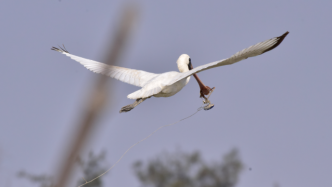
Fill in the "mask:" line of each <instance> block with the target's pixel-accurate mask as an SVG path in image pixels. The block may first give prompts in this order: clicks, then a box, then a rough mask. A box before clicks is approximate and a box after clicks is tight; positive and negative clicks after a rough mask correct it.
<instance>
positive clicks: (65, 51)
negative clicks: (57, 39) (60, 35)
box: [51, 45, 69, 53]
mask: <svg viewBox="0 0 332 187" xmlns="http://www.w3.org/2000/svg"><path fill="white" fill-rule="evenodd" d="M62 46H63V47H60V46H59V48H57V47H52V48H51V50H53V51H58V52H60V53H69V52H68V51H67V49H66V47H65V46H64V45H62Z"/></svg>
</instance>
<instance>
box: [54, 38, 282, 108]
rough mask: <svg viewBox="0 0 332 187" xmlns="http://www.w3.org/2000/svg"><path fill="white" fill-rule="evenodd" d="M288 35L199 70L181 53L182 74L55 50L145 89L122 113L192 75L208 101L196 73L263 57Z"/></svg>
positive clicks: (167, 94) (174, 88)
mask: <svg viewBox="0 0 332 187" xmlns="http://www.w3.org/2000/svg"><path fill="white" fill-rule="evenodd" d="M288 33H289V32H286V33H284V34H283V35H281V36H279V37H275V38H272V39H269V40H266V41H264V42H260V43H257V44H256V45H252V46H250V47H248V48H246V49H243V50H242V51H239V52H237V53H235V54H234V55H233V56H231V57H230V58H227V59H223V60H219V61H215V62H211V63H208V64H205V65H202V66H198V67H196V68H193V66H192V64H191V59H190V57H189V55H187V54H182V55H181V56H180V57H179V58H178V60H177V65H178V68H179V71H180V72H176V71H171V72H166V73H161V74H155V73H150V72H146V71H142V70H135V69H129V68H123V67H118V66H111V65H107V64H104V63H100V62H97V61H93V60H89V59H86V58H82V57H79V56H75V55H72V54H70V53H69V52H68V51H67V50H66V49H62V48H60V49H58V48H56V47H53V48H52V50H55V51H58V52H60V53H62V54H64V55H66V56H68V57H70V58H71V59H73V60H75V61H77V62H79V63H80V64H82V65H83V66H84V67H86V68H87V69H89V70H91V71H93V72H95V73H101V74H104V75H107V76H110V77H112V78H115V79H117V80H120V81H122V82H125V83H128V84H132V85H135V86H138V87H142V88H141V89H139V90H137V91H135V92H133V93H131V94H129V95H128V96H127V97H128V98H129V99H136V101H135V102H134V103H133V104H130V105H127V106H124V107H122V108H121V110H120V113H121V112H128V111H130V110H132V109H133V108H135V107H136V106H137V105H138V104H140V103H141V102H143V101H144V100H146V99H147V98H150V97H152V96H154V97H170V96H173V95H174V94H176V93H178V92H179V91H180V90H181V89H182V88H183V87H184V86H186V85H187V84H188V82H189V80H190V76H191V75H193V76H194V77H195V79H196V80H197V82H198V84H199V87H200V89H201V90H200V94H201V97H204V98H205V96H204V95H208V94H209V93H210V91H212V89H211V88H210V87H208V86H205V85H204V84H203V82H202V81H201V80H200V79H199V78H198V76H197V74H196V73H199V72H201V71H205V70H208V69H211V68H215V67H219V66H224V65H230V64H233V63H235V62H239V61H241V60H244V59H247V58H249V57H254V56H257V55H261V54H263V53H265V52H267V51H270V50H272V49H274V48H275V47H277V46H278V45H279V44H280V43H281V42H282V41H283V39H284V38H285V37H286V36H287V34H288Z"/></svg>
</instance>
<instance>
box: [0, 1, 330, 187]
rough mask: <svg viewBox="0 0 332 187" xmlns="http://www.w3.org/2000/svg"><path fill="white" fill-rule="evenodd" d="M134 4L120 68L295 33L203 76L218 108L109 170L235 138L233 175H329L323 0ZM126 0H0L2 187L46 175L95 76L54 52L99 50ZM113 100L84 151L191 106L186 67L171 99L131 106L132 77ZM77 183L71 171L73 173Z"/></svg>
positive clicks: (114, 145)
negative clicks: (28, 175) (136, 13)
mask: <svg viewBox="0 0 332 187" xmlns="http://www.w3.org/2000/svg"><path fill="white" fill-rule="evenodd" d="M137 4H138V5H139V6H140V10H141V15H140V18H139V22H138V24H137V26H136V32H135V33H134V34H133V35H132V37H131V41H130V42H129V45H128V48H127V50H126V54H125V55H123V57H122V58H121V59H122V60H121V66H124V67H127V68H134V69H141V70H145V71H150V72H154V73H161V72H166V71H174V70H176V71H177V66H176V60H177V58H178V57H179V56H180V55H181V54H183V53H187V54H189V55H190V56H191V59H192V63H193V66H194V67H196V66H199V65H202V64H205V63H209V62H212V61H215V60H220V59H223V58H228V57H230V56H231V55H233V54H234V53H235V52H237V51H239V50H242V49H243V48H246V47H248V46H250V45H253V44H256V43H258V42H261V41H263V40H266V39H269V38H272V37H275V36H279V35H281V34H283V33H284V32H286V31H289V32H290V34H289V35H288V36H287V37H286V39H285V40H284V42H283V43H282V44H281V45H280V46H279V47H277V48H276V49H274V50H272V51H270V52H268V53H265V54H263V55H261V56H258V57H255V58H249V59H247V60H245V61H241V62H239V63H237V64H234V65H231V66H224V67H220V68H215V69H212V70H208V71H205V72H202V73H200V74H199V76H200V78H201V79H202V80H203V82H204V83H205V84H206V85H208V86H210V87H212V86H215V87H216V90H215V91H214V93H213V95H212V96H211V101H212V102H213V103H214V104H215V108H213V109H212V110H210V111H207V112H205V111H202V112H199V113H198V114H197V115H195V116H194V117H192V118H189V119H187V120H186V121H183V122H181V123H179V124H177V125H176V126H171V127H167V128H165V129H162V131H159V132H158V133H157V134H155V135H154V136H152V137H151V138H150V139H148V140H147V141H145V142H143V143H141V144H139V145H138V146H137V147H135V148H134V149H132V150H131V152H129V153H128V154H127V155H126V156H125V157H124V159H123V160H122V161H121V162H120V163H119V164H118V165H117V166H116V167H115V168H114V169H113V170H112V171H111V173H110V174H109V175H107V176H106V177H105V178H104V180H105V182H106V184H107V185H108V186H139V183H138V181H137V180H136V178H135V177H134V175H133V173H132V170H131V164H132V163H133V162H134V161H136V160H138V159H143V160H147V159H148V158H152V157H154V156H155V155H157V154H159V153H161V152H163V151H170V152H171V151H174V150H176V149H177V148H179V147H180V148H181V149H182V150H184V151H194V150H200V151H201V152H202V154H203V156H204V158H206V159H207V160H219V159H220V156H221V155H223V154H225V153H226V152H228V151H229V150H230V149H231V148H233V147H236V148H238V149H239V150H240V154H241V158H242V160H243V162H244V163H245V164H246V167H247V168H249V167H250V168H252V171H249V170H248V169H246V170H245V171H244V172H243V173H242V175H241V177H240V182H239V184H238V187H248V186H250V187H256V186H272V184H273V183H275V182H278V183H279V184H280V185H281V186H283V187H287V186H289V187H291V186H301V187H312V186H332V179H331V168H332V162H331V158H332V148H331V145H330V144H331V142H332V136H331V134H332V123H331V122H332V117H331V112H332V99H331V95H332V86H331V78H332V75H331V70H332V63H331V57H330V56H331V52H330V51H331V50H330V49H331V43H332V36H331V33H332V25H331V17H332V12H331V7H332V2H331V1H285V0H279V1H263V0H262V1H209V2H206V1H204V2H203V1H172V2H170V1H168V2H163V3H161V2H156V1H137ZM123 5H124V3H123V2H122V1H103V0H99V1H91V0H73V1H68V0H62V1H61V2H60V1H57V0H49V1H41V0H29V1H23V0H21V1H7V0H5V1H1V2H0V20H1V21H0V24H1V35H0V41H1V45H0V60H1V64H2V66H1V67H2V70H3V71H2V73H1V74H0V79H1V80H2V81H1V87H2V88H1V92H0V103H1V107H0V112H1V118H0V186H11V187H18V186H23V185H24V186H28V187H30V186H31V187H32V186H35V185H33V184H31V183H29V182H28V181H26V180H22V179H17V178H16V176H15V173H16V172H17V171H19V170H26V171H30V172H32V173H35V174H41V173H47V174H53V173H54V172H55V171H56V169H57V165H58V160H59V158H60V156H61V153H62V150H63V148H64V146H65V145H66V142H68V140H69V138H70V137H69V135H70V134H71V133H72V132H73V130H74V129H75V127H74V126H73V125H74V124H76V123H77V120H78V119H79V118H80V116H79V114H80V112H81V110H82V107H83V106H84V105H83V104H82V103H84V100H85V99H86V96H87V93H88V91H89V89H91V88H92V86H91V83H92V80H93V78H95V77H96V76H100V75H97V74H94V73H92V72H90V71H88V70H86V69H85V68H84V67H82V66H81V65H80V64H78V63H77V62H75V61H73V60H71V59H69V58H67V57H65V56H64V55H61V54H59V53H56V52H54V51H51V50H50V48H51V47H52V46H56V45H58V44H65V45H66V48H67V49H68V50H69V52H71V53H72V54H75V55H78V56H82V57H85V58H90V59H93V60H99V61H102V60H103V59H104V54H105V50H104V49H103V48H104V46H105V45H106V42H107V41H108V40H107V39H106V37H107V36H108V35H109V32H111V31H112V26H114V25H116V22H117V20H118V18H119V15H120V12H121V10H122V7H123ZM111 83H112V86H111V88H110V90H112V91H113V99H114V100H113V101H114V102H113V103H112V108H111V106H108V107H107V110H106V111H105V112H104V113H103V114H102V116H101V118H100V121H99V128H98V129H97V130H96V132H95V133H94V134H95V136H94V139H93V140H92V141H91V143H90V144H89V146H88V148H87V150H93V151H95V152H97V153H98V152H99V151H100V150H103V149H104V150H106V151H107V153H108V156H107V160H108V162H109V163H114V162H115V161H116V160H117V159H118V158H119V157H120V156H121V155H122V154H123V152H124V151H125V150H126V149H127V148H128V147H130V146H131V145H132V144H133V143H135V142H137V141H138V140H140V139H142V138H144V137H145V136H147V135H148V134H150V133H151V132H152V131H154V130H155V129H156V128H158V127H159V126H161V125H165V124H168V123H172V122H174V121H177V120H179V119H181V118H183V117H185V116H188V115H190V114H191V113H193V112H194V111H195V110H196V109H197V108H198V107H199V106H200V105H201V100H200V99H199V98H198V96H199V87H198V85H197V83H196V82H195V81H194V79H192V80H191V82H190V83H189V84H188V85H187V86H186V87H185V88H184V89H183V90H182V91H180V92H179V93H178V94H176V95H175V96H173V97H170V98H152V99H148V100H146V101H145V102H143V103H142V104H141V105H139V106H138V107H137V108H135V109H134V110H133V111H131V112H129V113H124V114H119V113H118V111H119V109H120V108H121V107H122V106H125V105H127V104H130V103H132V102H133V100H129V99H127V98H126V96H127V95H128V94H129V93H131V92H134V91H135V90H137V89H138V87H135V86H132V85H128V84H125V83H122V82H118V81H115V80H114V81H111ZM73 181H77V179H73Z"/></svg>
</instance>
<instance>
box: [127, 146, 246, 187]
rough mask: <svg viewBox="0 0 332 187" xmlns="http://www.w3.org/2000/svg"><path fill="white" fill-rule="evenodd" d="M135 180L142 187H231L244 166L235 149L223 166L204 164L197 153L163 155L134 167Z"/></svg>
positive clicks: (135, 164) (138, 162)
mask: <svg viewBox="0 0 332 187" xmlns="http://www.w3.org/2000/svg"><path fill="white" fill-rule="evenodd" d="M133 168H134V171H135V174H136V176H137V177H138V179H139V181H140V182H141V183H142V186H145V187H233V186H235V184H236V183H237V181H238V178H239V174H240V172H241V170H242V168H243V164H242V162H241V160H240V159H239V156H238V151H237V150H236V149H233V150H231V151H230V152H229V153H227V154H226V155H225V156H224V157H223V160H222V162H213V163H210V164H207V163H206V162H205V161H204V160H203V159H202V157H201V156H200V154H199V152H194V153H192V154H187V153H182V152H179V153H174V154H171V155H170V154H163V155H162V156H160V157H157V158H156V159H154V160H151V161H149V162H148V163H147V164H143V163H142V161H137V162H135V163H134V165H133Z"/></svg>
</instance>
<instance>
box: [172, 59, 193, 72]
mask: <svg viewBox="0 0 332 187" xmlns="http://www.w3.org/2000/svg"><path fill="white" fill-rule="evenodd" d="M176 63H177V64H178V68H179V71H180V72H181V73H183V72H187V71H189V70H191V69H193V66H192V65H191V59H190V56H189V55H187V54H182V55H181V56H180V57H179V58H178V60H177V61H176Z"/></svg>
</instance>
